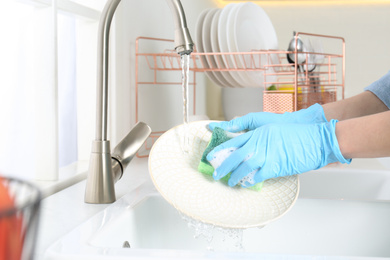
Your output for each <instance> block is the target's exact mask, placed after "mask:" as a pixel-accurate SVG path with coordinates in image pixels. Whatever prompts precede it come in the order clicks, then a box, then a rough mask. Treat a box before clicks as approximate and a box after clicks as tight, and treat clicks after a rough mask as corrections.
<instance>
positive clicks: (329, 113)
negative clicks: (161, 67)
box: [322, 91, 388, 121]
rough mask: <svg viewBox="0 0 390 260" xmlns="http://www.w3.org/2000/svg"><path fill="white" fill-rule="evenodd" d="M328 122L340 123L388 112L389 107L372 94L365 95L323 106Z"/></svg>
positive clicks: (365, 92)
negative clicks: (334, 120)
mask: <svg viewBox="0 0 390 260" xmlns="http://www.w3.org/2000/svg"><path fill="white" fill-rule="evenodd" d="M322 107H323V108H324V112H325V117H326V119H327V120H330V119H337V120H339V121H342V120H346V119H351V118H355V117H361V116H367V115H372V114H376V113H380V112H384V111H387V110H388V108H387V106H386V105H385V104H384V103H383V102H382V101H381V100H380V99H379V98H378V97H377V96H375V95H374V94H373V93H372V92H370V91H364V92H363V93H361V94H359V95H356V96H353V97H350V98H347V99H343V100H340V101H337V102H333V103H328V104H325V105H323V106H322Z"/></svg>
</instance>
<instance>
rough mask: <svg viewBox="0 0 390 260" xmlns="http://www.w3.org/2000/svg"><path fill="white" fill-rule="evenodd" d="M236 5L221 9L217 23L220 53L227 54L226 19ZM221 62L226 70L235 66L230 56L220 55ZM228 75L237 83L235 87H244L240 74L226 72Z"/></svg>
mask: <svg viewBox="0 0 390 260" xmlns="http://www.w3.org/2000/svg"><path fill="white" fill-rule="evenodd" d="M237 6H238V5H237V4H228V5H227V6H225V7H224V8H223V9H222V12H221V15H220V16H219V21H218V45H219V49H220V50H221V52H222V53H224V52H229V46H228V36H227V30H228V29H229V28H228V26H227V22H228V18H229V14H230V12H232V11H233V10H234V9H235V8H236V7H237ZM222 60H223V61H224V63H225V67H226V68H231V69H232V68H233V69H234V68H235V67H236V64H235V63H234V59H233V58H232V57H231V55H226V56H225V55H222ZM228 73H229V74H230V75H231V76H232V77H233V78H234V80H235V81H236V82H237V83H238V86H237V87H241V88H242V87H245V85H243V79H242V76H240V72H237V71H228Z"/></svg>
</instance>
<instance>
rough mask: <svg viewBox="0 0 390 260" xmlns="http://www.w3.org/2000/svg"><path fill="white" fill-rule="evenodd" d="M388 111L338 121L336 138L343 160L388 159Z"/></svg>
mask: <svg viewBox="0 0 390 260" xmlns="http://www.w3.org/2000/svg"><path fill="white" fill-rule="evenodd" d="M389 131H390V111H386V112H382V113H377V114H373V115H369V116H363V117H356V118H352V119H347V120H343V121H339V122H338V123H337V124H336V136H337V140H338V142H339V147H340V151H341V153H342V154H343V156H344V158H377V157H390V132H389Z"/></svg>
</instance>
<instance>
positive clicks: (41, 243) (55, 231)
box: [35, 158, 149, 260]
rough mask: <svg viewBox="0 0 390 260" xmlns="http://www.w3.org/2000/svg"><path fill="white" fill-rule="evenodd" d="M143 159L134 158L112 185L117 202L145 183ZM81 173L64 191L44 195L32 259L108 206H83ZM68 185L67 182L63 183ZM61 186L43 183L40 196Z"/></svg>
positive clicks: (41, 255) (145, 162) (146, 175)
mask: <svg viewBox="0 0 390 260" xmlns="http://www.w3.org/2000/svg"><path fill="white" fill-rule="evenodd" d="M147 160H148V159H147V158H143V159H140V158H134V159H133V161H132V162H131V163H130V165H129V166H128V168H127V169H126V171H125V174H124V175H123V177H122V179H121V180H120V181H118V182H117V183H116V184H115V191H116V198H117V199H119V198H121V197H122V196H124V195H125V194H127V193H128V192H129V191H131V190H132V189H134V188H135V187H137V186H139V185H140V184H141V183H143V182H145V181H146V180H149V174H148V168H147ZM85 176H86V175H85V173H84V177H83V176H75V177H74V178H73V179H80V178H84V180H83V181H80V182H78V183H76V184H74V185H72V186H70V187H68V188H65V189H63V190H61V191H59V192H57V193H54V194H52V195H50V196H46V198H44V199H43V200H42V203H41V219H40V227H39V231H38V232H39V233H38V240H37V246H36V251H35V255H36V259H37V260H41V259H43V258H44V253H45V250H46V249H47V248H48V247H49V246H50V245H51V244H53V243H54V242H55V241H56V240H58V239H60V238H61V237H62V236H64V235H65V234H67V233H68V232H70V231H71V230H73V229H74V228H75V227H77V226H78V225H80V224H81V223H83V222H85V221H86V220H88V219H89V218H91V217H92V216H94V215H95V214H97V213H98V212H100V211H101V210H103V209H105V208H106V207H107V206H109V205H110V204H87V203H85V202H84V192H85V184H86V181H85ZM65 183H66V184H69V183H70V182H69V180H66V181H65ZM61 186H63V184H54V183H53V184H52V185H49V184H48V183H46V184H45V185H44V187H43V193H46V194H47V192H50V191H52V190H54V189H55V187H57V188H58V187H61Z"/></svg>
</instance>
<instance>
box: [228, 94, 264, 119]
mask: <svg viewBox="0 0 390 260" xmlns="http://www.w3.org/2000/svg"><path fill="white" fill-rule="evenodd" d="M221 96H222V110H223V114H224V117H225V120H231V119H233V118H235V117H238V116H243V115H246V114H248V113H251V112H260V111H263V89H262V88H222V93H221Z"/></svg>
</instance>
